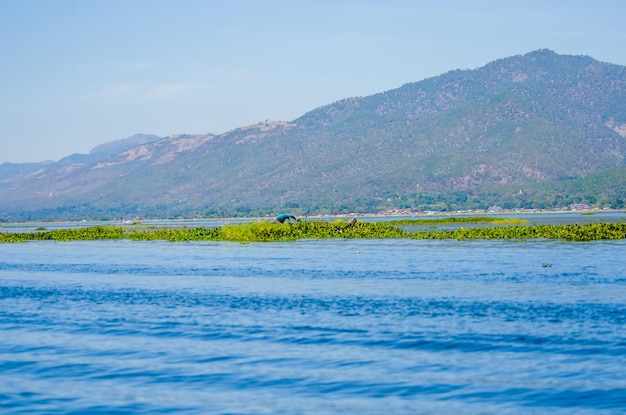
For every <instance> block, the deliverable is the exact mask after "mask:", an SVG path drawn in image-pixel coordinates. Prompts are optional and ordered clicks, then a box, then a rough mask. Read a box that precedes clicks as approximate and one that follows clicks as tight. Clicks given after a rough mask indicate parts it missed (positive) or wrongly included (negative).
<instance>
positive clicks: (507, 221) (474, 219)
mask: <svg viewBox="0 0 626 415" xmlns="http://www.w3.org/2000/svg"><path fill="white" fill-rule="evenodd" d="M387 223H391V224H393V225H402V226H406V225H431V224H432V225H442V224H455V223H490V224H494V225H516V224H517V225H521V224H524V223H528V220H526V219H519V218H498V217H493V216H460V217H459V216H452V217H449V218H435V219H398V220H392V221H389V222H387Z"/></svg>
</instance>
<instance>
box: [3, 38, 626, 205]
mask: <svg viewBox="0 0 626 415" xmlns="http://www.w3.org/2000/svg"><path fill="white" fill-rule="evenodd" d="M624 132H626V67H623V66H619V65H614V64H608V63H602V62H599V61H596V60H594V59H593V58H591V57H588V56H569V55H559V54H556V53H555V52H553V51H550V50H546V49H542V50H538V51H534V52H530V53H528V54H525V55H517V56H512V57H509V58H503V59H499V60H496V61H493V62H490V63H488V64H486V65H485V66H482V67H480V68H477V69H472V70H453V71H449V72H447V73H445V74H443V75H440V76H438V77H432V78H427V79H425V80H422V81H419V82H413V83H408V84H405V85H402V86H400V87H399V88H396V89H392V90H389V91H384V92H381V93H378V94H374V95H370V96H366V97H353V98H346V99H343V100H339V101H337V102H334V103H331V104H328V105H325V106H322V107H319V108H316V109H313V110H311V111H309V112H307V113H305V114H303V115H302V116H301V117H298V118H296V119H295V120H293V121H288V122H287V121H274V122H264V123H258V124H254V125H251V126H245V127H241V128H237V129H234V130H231V131H228V132H226V133H223V134H219V135H213V134H205V135H203V134H200V135H194V136H191V135H179V136H171V137H164V138H162V139H160V140H157V141H154V142H151V143H147V144H143V145H140V146H136V147H132V148H129V149H127V150H126V151H125V152H120V153H118V154H115V155H112V156H110V157H107V158H106V159H104V160H101V161H100V162H99V163H98V164H93V163H92V164H89V165H81V166H80V167H78V168H76V169H74V170H72V169H70V168H68V166H62V165H60V164H59V163H56V164H54V165H52V166H46V167H45V168H44V169H43V170H44V171H43V172H40V173H39V174H37V175H34V176H32V175H31V176H24V175H23V176H17V177H13V178H11V179H10V180H4V181H3V182H2V187H0V201H2V203H3V205H4V206H5V207H4V209H5V211H7V212H10V211H16V210H19V209H20V206H24V205H29V206H31V207H37V206H38V207H39V209H48V210H50V209H52V210H54V209H57V208H58V209H61V208H64V207H68V206H70V207H71V206H81V207H82V208H81V212H87V211H88V210H89V208H92V209H93V210H94V211H98V212H100V211H102V210H106V209H107V208H111V207H114V208H115V209H113V210H115V211H116V212H118V210H116V209H118V208H119V210H120V211H121V210H123V209H129V210H137V209H139V210H141V211H144V212H146V211H150V212H158V211H161V212H162V214H166V215H189V214H199V215H213V214H219V213H220V212H240V213H244V214H245V213H246V212H251V211H254V210H258V209H261V210H263V209H265V210H267V211H269V210H272V209H278V208H280V207H290V208H292V209H301V210H302V211H329V210H352V209H357V208H365V209H375V208H377V207H379V205H381V203H379V202H380V201H381V200H383V201H384V200H387V199H390V198H391V199H393V198H397V199H398V200H401V199H402V200H405V201H412V203H417V202H418V201H419V200H421V199H423V198H424V197H425V196H424V195H427V194H430V195H437V194H444V195H446V194H450V195H451V194H456V193H458V192H465V193H467V194H481V193H485V194H488V192H492V190H489V189H493V188H494V186H496V187H497V186H500V187H501V188H502V189H504V188H508V187H510V186H517V187H528V188H531V187H533V186H536V185H538V184H541V183H546V182H553V181H559V180H570V179H575V178H580V177H585V176H588V175H593V174H597V173H600V172H603V171H607V170H611V169H620V168H622V167H623V166H624V157H625V155H626V140H625V138H624ZM45 185H47V188H46V186H45ZM502 191H504V190H502ZM507 191H508V190H507ZM50 194H52V195H53V196H52V197H51V196H50ZM9 195H11V197H9ZM46 195H47V196H46ZM54 195H56V196H54ZM583 196H584V195H582V196H581V195H579V196H578V197H583ZM519 202H520V203H525V202H524V201H521V200H520V201H519ZM407 203H408V202H407ZM0 213H2V211H0Z"/></svg>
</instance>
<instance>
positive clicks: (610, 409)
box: [0, 240, 626, 415]
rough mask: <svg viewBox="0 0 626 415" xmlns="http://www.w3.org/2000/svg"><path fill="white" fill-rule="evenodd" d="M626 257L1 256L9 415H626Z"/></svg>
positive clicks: (483, 247) (105, 249)
mask: <svg viewBox="0 0 626 415" xmlns="http://www.w3.org/2000/svg"><path fill="white" fill-rule="evenodd" d="M625 252H626V241H610V242H591V243H567V242H560V241H544V240H526V241H521V242H520V241H412V240H320V241H313V240H304V241H298V242H289V243H258V244H236V243H216V242H198V243H168V242H132V241H90V242H66V243H55V242H28V243H22V244H4V245H0V412H2V413H7V414H9V413H10V414H155V413H156V414H158V413H176V414H179V413H180V414H386V415H389V414H449V413H454V414H459V415H462V414H529V413H532V414H542V413H550V414H617V413H626V376H624V373H626V330H625V328H626V326H625V324H626V271H625V269H626V255H624V253H625Z"/></svg>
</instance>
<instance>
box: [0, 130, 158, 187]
mask: <svg viewBox="0 0 626 415" xmlns="http://www.w3.org/2000/svg"><path fill="white" fill-rule="evenodd" d="M160 139H161V137H158V136H156V135H152V134H135V135H133V136H130V137H128V138H122V139H120V140H115V141H110V142H108V143H104V144H100V145H99V146H96V147H94V148H93V149H92V150H91V151H90V152H89V154H80V153H76V154H72V155H70V156H67V157H63V158H62V159H61V160H59V161H58V162H57V166H58V165H77V164H85V165H87V164H91V163H94V162H97V161H100V160H103V159H106V158H107V157H110V156H112V155H115V154H117V153H120V152H122V151H125V150H128V149H130V148H133V147H137V146H139V145H142V144H146V143H150V142H152V141H156V140H160ZM54 163H55V162H54V161H51V160H47V161H43V162H34V163H2V164H0V182H2V181H4V180H7V179H9V178H11V177H14V176H20V175H28V174H30V173H33V172H35V171H37V170H39V169H41V168H43V167H45V166H47V165H50V164H54Z"/></svg>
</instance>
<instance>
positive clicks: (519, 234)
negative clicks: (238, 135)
mask: <svg viewBox="0 0 626 415" xmlns="http://www.w3.org/2000/svg"><path fill="white" fill-rule="evenodd" d="M330 238H343V239H358V238H361V239H457V240H469V239H559V240H566V241H594V240H611V239H626V223H625V222H621V223H594V224H586V225H578V224H576V225H533V226H488V227H479V228H461V229H457V230H446V231H438V230H429V231H419V232H408V231H405V230H403V229H401V228H400V227H399V226H398V225H397V224H394V222H360V221H359V222H356V223H347V222H344V221H341V220H339V221H333V222H331V223H328V222H323V221H310V222H309V221H300V222H298V223H293V224H274V223H267V222H251V223H247V224H236V225H224V226H222V227H219V228H191V229H188V228H182V229H180V228H178V229H177V228H167V227H162V228H143V227H140V228H138V229H135V228H133V227H119V226H94V227H87V228H71V229H56V230H52V231H38V232H24V233H19V232H15V233H1V232H0V243H3V242H4V243H9V242H26V241H44V240H48V241H59V242H64V241H86V240H113V239H130V240H134V241H156V240H159V241H171V242H186V241H232V242H240V243H250V242H274V241H276V242H277V241H295V240H299V239H330Z"/></svg>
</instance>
